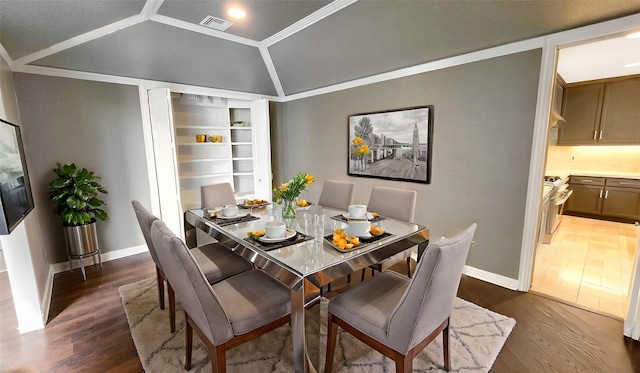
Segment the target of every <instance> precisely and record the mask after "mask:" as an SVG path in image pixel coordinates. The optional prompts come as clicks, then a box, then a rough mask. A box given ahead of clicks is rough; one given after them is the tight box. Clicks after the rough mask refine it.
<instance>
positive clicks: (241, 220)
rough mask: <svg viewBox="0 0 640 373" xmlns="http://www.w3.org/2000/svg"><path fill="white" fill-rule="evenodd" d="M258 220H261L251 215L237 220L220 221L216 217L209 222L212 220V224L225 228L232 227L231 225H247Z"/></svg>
mask: <svg viewBox="0 0 640 373" xmlns="http://www.w3.org/2000/svg"><path fill="white" fill-rule="evenodd" d="M258 219H260V218H259V217H256V216H253V215H251V214H247V215H244V216H241V217H239V218H236V219H218V218H216V217H213V218H209V220H211V221H212V222H214V223H216V224H218V226H220V227H224V226H226V225H231V224H238V223H246V222H248V221H252V220H258Z"/></svg>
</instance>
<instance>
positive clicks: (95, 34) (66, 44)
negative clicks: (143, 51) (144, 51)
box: [13, 14, 147, 66]
mask: <svg viewBox="0 0 640 373" xmlns="http://www.w3.org/2000/svg"><path fill="white" fill-rule="evenodd" d="M146 20H147V18H145V17H143V16H141V15H139V14H138V15H135V16H132V17H129V18H125V19H123V20H121V21H117V22H114V23H112V24H110V25H107V26H104V27H100V28H98V29H95V30H93V31H89V32H86V33H84V34H82V35H78V36H76V37H73V38H71V39H68V40H65V41H63V42H60V43H58V44H54V45H52V46H50V47H48V48H45V49H43V50H40V51H38V52H35V53H31V54H29V55H27V56H24V57H22V58H18V59H17V60H15V61H13V62H14V64H15V65H16V66H20V65H26V64H28V63H31V62H33V61H36V60H39V59H41V58H44V57H47V56H49V55H52V54H54V53H58V52H61V51H63V50H65V49H69V48H72V47H75V46H77V45H80V44H83V43H86V42H88V41H91V40H95V39H98V38H100V37H102V36H105V35H107V34H110V33H112V32H116V31H120V30H122V29H125V28H127V27H129V26H133V25H136V24H138V23H141V22H144V21H146Z"/></svg>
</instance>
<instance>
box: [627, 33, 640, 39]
mask: <svg viewBox="0 0 640 373" xmlns="http://www.w3.org/2000/svg"><path fill="white" fill-rule="evenodd" d="M636 38H640V31H638V32H634V33H632V34H629V35H627V39H636Z"/></svg>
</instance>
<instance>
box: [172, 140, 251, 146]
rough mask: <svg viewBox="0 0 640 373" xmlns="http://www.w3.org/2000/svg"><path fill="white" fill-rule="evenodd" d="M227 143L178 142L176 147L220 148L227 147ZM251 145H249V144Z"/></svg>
mask: <svg viewBox="0 0 640 373" xmlns="http://www.w3.org/2000/svg"><path fill="white" fill-rule="evenodd" d="M228 144H229V143H228V142H224V141H223V142H179V143H178V146H222V145H225V146H226V145H228ZM249 145H251V143H249Z"/></svg>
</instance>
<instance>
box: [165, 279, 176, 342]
mask: <svg viewBox="0 0 640 373" xmlns="http://www.w3.org/2000/svg"><path fill="white" fill-rule="evenodd" d="M167 292H168V293H169V327H170V329H171V333H175V332H176V293H175V292H174V291H173V288H172V287H171V284H169V282H167Z"/></svg>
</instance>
